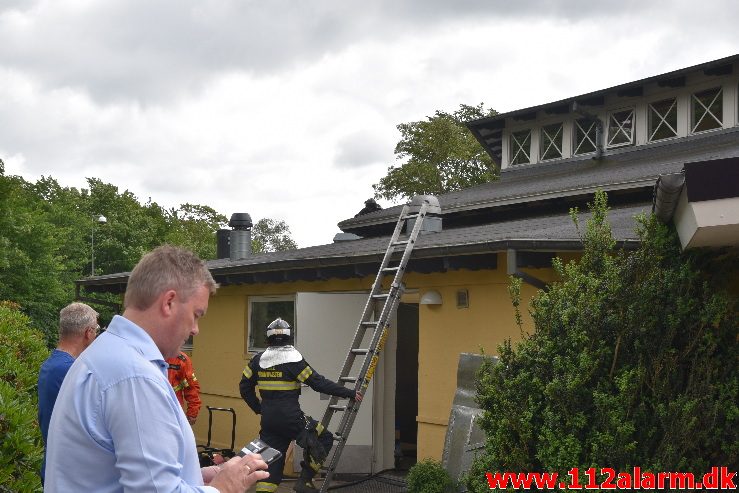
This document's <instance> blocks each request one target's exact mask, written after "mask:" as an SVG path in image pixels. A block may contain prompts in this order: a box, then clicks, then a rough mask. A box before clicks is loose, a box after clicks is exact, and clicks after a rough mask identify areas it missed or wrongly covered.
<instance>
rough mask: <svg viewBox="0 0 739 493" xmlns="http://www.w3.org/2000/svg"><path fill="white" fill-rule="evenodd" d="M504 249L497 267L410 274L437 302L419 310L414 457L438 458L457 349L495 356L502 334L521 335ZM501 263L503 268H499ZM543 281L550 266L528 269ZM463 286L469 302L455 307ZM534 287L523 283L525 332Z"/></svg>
mask: <svg viewBox="0 0 739 493" xmlns="http://www.w3.org/2000/svg"><path fill="white" fill-rule="evenodd" d="M505 265H506V259H505V254H502V253H501V254H499V255H498V266H499V267H498V269H497V270H495V271H491V270H487V271H474V272H471V271H457V272H450V273H446V274H430V275H425V276H408V277H409V279H408V285H409V286H412V287H418V288H419V291H420V292H421V293H423V291H425V290H427V289H435V290H437V291H439V292H440V293H441V296H442V300H443V301H442V304H441V305H421V306H420V309H419V319H420V321H419V356H418V394H419V395H418V418H417V419H418V444H417V446H418V448H417V450H418V460H422V459H424V458H432V459H436V460H440V459H441V455H442V451H443V448H444V437H445V435H446V428H447V422H448V420H449V412H450V410H451V407H452V401H453V400H454V393H455V391H456V375H457V362H458V360H459V353H463V352H464V353H475V354H479V353H480V352H481V351H484V352H485V354H488V355H496V354H497V347H498V346H499V345H500V344H501V343H503V342H504V341H505V340H506V339H508V338H510V339H512V340H513V341H516V340H519V339H520V337H521V332H520V330H519V328H518V326H517V325H516V323H515V317H514V310H513V306H512V304H511V300H510V296H509V294H508V276H507V274H506V270H505V267H504V266H505ZM501 266H503V267H501ZM527 272H528V273H530V274H531V275H534V276H536V277H538V278H540V279H542V280H546V281H548V280H551V279H552V278H553V274H554V273H553V271H552V269H551V268H549V269H529V270H527ZM459 289H466V290H467V291H468V293H469V307H468V308H457V306H456V293H457V290H459ZM535 292H536V289H535V288H534V287H532V286H530V285H527V284H524V285H523V289H522V293H521V298H522V307H521V312H522V316H523V321H524V327H523V330H524V331H530V330H532V323H531V319H530V317H529V315H528V310H527V308H526V306H527V305H528V300H530V299H531V298H532V297H533V296H534V294H535Z"/></svg>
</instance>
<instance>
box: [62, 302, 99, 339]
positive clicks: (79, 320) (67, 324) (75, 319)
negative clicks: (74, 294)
mask: <svg viewBox="0 0 739 493" xmlns="http://www.w3.org/2000/svg"><path fill="white" fill-rule="evenodd" d="M98 315H99V314H98V312H96V311H95V310H93V309H92V308H91V307H90V306H88V305H85V304H84V303H76V302H75V303H70V304H69V305H67V306H65V307H64V308H62V309H61V311H60V312H59V339H65V338H67V337H70V336H71V337H74V336H81V335H82V334H84V333H85V329H87V328H88V327H92V328H93V329H94V328H95V327H96V326H97V324H98Z"/></svg>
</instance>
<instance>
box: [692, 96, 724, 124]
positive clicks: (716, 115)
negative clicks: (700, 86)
mask: <svg viewBox="0 0 739 493" xmlns="http://www.w3.org/2000/svg"><path fill="white" fill-rule="evenodd" d="M690 106H691V110H692V111H691V116H692V120H691V122H690V131H691V132H692V133H699V132H705V131H707V130H714V129H716V128H721V127H722V126H723V124H724V120H723V119H724V91H723V88H722V87H714V88H712V89H706V90H705V91H700V92H696V93H695V94H693V95H691V97H690Z"/></svg>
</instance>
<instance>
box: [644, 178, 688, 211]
mask: <svg viewBox="0 0 739 493" xmlns="http://www.w3.org/2000/svg"><path fill="white" fill-rule="evenodd" d="M684 186H685V174H684V173H682V172H680V173H672V174H669V175H660V176H659V177H658V178H657V182H656V183H655V184H654V193H653V194H652V213H653V214H654V215H655V216H657V219H659V220H660V221H661V222H663V223H665V224H667V223H668V222H670V221H671V220H672V216H673V215H674V214H675V209H676V208H677V203H678V201H679V200H680V194H681V193H682V191H683V187H684Z"/></svg>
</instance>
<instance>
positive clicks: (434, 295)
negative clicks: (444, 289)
mask: <svg viewBox="0 0 739 493" xmlns="http://www.w3.org/2000/svg"><path fill="white" fill-rule="evenodd" d="M418 303H420V304H421V305H441V293H440V292H438V291H437V290H435V289H430V290H428V291H426V292H425V293H423V295H421V299H420V300H419V301H418Z"/></svg>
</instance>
